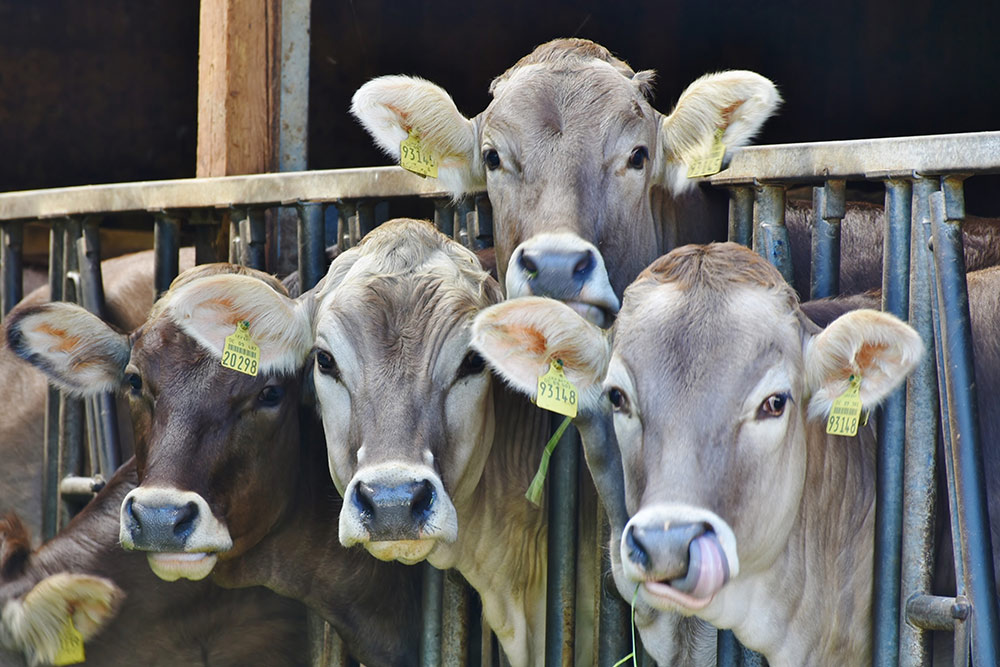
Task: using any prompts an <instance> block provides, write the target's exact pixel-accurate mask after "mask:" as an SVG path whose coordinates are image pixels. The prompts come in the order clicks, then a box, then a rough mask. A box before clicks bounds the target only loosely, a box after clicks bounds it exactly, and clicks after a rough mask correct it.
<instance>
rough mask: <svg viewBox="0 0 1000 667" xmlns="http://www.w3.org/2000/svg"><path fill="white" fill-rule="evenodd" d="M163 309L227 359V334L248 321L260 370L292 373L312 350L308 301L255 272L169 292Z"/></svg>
mask: <svg viewBox="0 0 1000 667" xmlns="http://www.w3.org/2000/svg"><path fill="white" fill-rule="evenodd" d="M168 298H169V301H168V302H167V304H166V306H165V312H166V313H167V314H168V316H169V317H170V318H171V319H172V320H173V321H174V322H175V323H176V324H177V325H178V326H179V327H180V328H181V330H182V331H184V333H186V334H188V335H189V336H191V337H192V338H194V339H195V340H197V341H198V342H199V343H200V344H201V345H202V346H203V347H204V348H206V349H207V350H209V351H210V352H212V353H214V354H215V355H216V356H217V357H218V358H219V359H222V358H223V348H224V347H225V343H226V338H228V337H229V336H231V335H233V334H234V333H236V331H237V328H238V327H240V326H241V324H242V323H244V322H246V323H247V333H248V334H249V337H250V340H251V341H252V342H253V343H254V344H255V345H256V346H257V347H258V348H259V350H260V360H259V370H260V371H261V372H266V373H294V372H296V371H297V370H298V369H300V368H302V365H303V364H304V363H305V359H306V356H307V355H308V354H309V350H310V349H311V348H312V330H311V328H310V325H309V314H308V312H307V308H306V307H305V305H304V304H305V303H306V302H307V300H305V299H303V301H301V302H299V301H296V300H295V299H292V298H291V297H288V296H285V295H284V294H279V293H278V292H276V291H275V290H274V289H273V288H271V287H270V286H269V285H268V284H267V283H265V282H264V281H262V280H259V279H258V278H254V277H251V276H241V275H235V274H228V275H214V276H210V277H207V278H203V279H200V280H197V281H194V282H191V283H188V284H186V285H184V286H183V287H180V288H178V289H175V290H171V291H170V292H168Z"/></svg>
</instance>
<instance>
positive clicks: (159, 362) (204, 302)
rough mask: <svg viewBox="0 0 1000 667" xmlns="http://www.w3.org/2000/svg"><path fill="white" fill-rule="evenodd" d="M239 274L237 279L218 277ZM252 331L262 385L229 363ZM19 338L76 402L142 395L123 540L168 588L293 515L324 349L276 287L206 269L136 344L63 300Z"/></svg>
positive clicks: (179, 284)
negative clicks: (230, 340)
mask: <svg viewBox="0 0 1000 667" xmlns="http://www.w3.org/2000/svg"><path fill="white" fill-rule="evenodd" d="M230 272H236V273H237V275H218V274H220V273H223V274H228V273H230ZM240 273H249V274H251V275H238V274H240ZM241 322H246V323H248V324H249V326H248V332H249V336H250V338H251V340H252V341H253V342H254V343H255V344H256V345H257V346H258V347H259V349H260V359H259V362H258V368H257V371H258V372H257V375H256V377H252V376H251V375H248V374H244V373H240V372H237V371H235V370H231V369H229V368H225V367H223V366H222V365H221V363H220V362H221V359H222V357H223V346H224V343H225V340H226V338H227V337H228V336H230V335H231V334H233V333H234V332H235V331H236V329H237V327H238V326H240V323H241ZM7 337H8V341H9V343H10V347H11V349H12V350H14V352H15V353H17V354H18V355H19V356H21V357H22V358H24V359H27V360H28V361H30V362H31V363H33V364H34V365H36V366H38V367H39V368H41V369H42V370H43V371H45V372H46V373H47V374H48V375H49V376H50V378H52V379H53V380H54V381H55V382H56V383H57V384H58V385H60V386H61V387H62V388H64V389H67V390H69V391H70V392H72V393H74V394H76V395H80V396H87V395H92V394H96V393H98V392H101V391H109V390H110V391H122V392H124V393H125V394H126V395H127V396H128V399H129V405H130V411H131V416H132V422H133V428H134V431H135V438H136V461H137V469H138V474H139V481H140V484H139V486H138V487H137V488H136V489H134V490H133V491H131V492H130V493H129V494H128V495H127V496H126V497H125V500H124V502H123V504H122V509H121V534H120V538H121V543H122V546H124V547H125V548H126V549H136V550H141V551H147V552H149V563H150V566H151V567H152V569H153V571H154V572H155V573H156V574H157V575H158V576H160V577H161V578H163V579H166V580H168V581H172V580H174V579H177V578H181V577H184V578H188V579H201V578H203V577H205V576H207V575H208V574H209V572H211V570H212V568H213V567H214V565H215V563H216V561H217V559H218V558H232V557H235V556H238V555H240V554H242V553H244V552H245V551H246V550H247V549H248V548H250V547H251V546H253V545H254V544H256V542H257V541H258V540H259V539H260V538H261V537H262V536H263V535H264V534H266V532H267V531H268V530H269V529H270V528H271V527H272V526H273V525H274V524H275V523H276V522H277V520H278V519H279V517H280V516H281V515H282V513H283V512H284V511H285V509H286V507H285V505H284V503H283V502H282V499H285V498H288V497H290V495H291V494H290V493H283V492H282V491H283V490H285V489H290V488H291V487H292V486H293V484H294V475H295V471H296V470H297V469H298V463H299V461H298V456H297V453H298V447H299V442H298V432H299V431H298V423H299V422H298V418H299V406H300V401H299V393H300V390H301V375H302V373H301V371H302V369H303V367H304V364H305V358H306V355H307V354H308V352H309V349H310V347H311V342H312V339H311V331H310V329H309V325H308V320H307V319H306V318H305V316H304V314H302V313H301V311H300V310H299V309H297V308H296V303H295V302H294V301H293V300H292V299H290V298H289V297H287V296H286V295H285V294H284V290H283V288H282V287H281V285H280V283H278V282H277V281H275V280H274V279H273V278H271V277H270V276H266V275H264V274H260V273H259V272H254V271H251V270H248V269H242V268H240V267H233V266H230V265H216V266H205V267H198V268H196V269H192V270H191V271H189V272H185V273H184V274H182V275H181V276H180V277H178V279H177V280H176V281H175V282H174V284H173V285H172V286H171V289H170V291H169V292H168V293H167V294H166V295H165V296H164V297H163V298H162V299H161V300H160V301H159V302H158V303H157V304H156V306H155V307H154V309H153V311H152V313H151V314H150V316H149V318H148V319H147V321H146V322H145V323H144V324H143V325H142V326H141V327H140V328H139V329H137V330H136V331H135V332H133V333H132V334H131V335H130V336H126V335H123V334H120V333H118V332H116V331H114V330H113V329H111V328H110V327H109V326H108V325H107V324H105V323H104V322H102V321H101V320H100V319H98V318H97V317H95V316H93V315H91V314H90V313H88V312H87V311H85V310H83V309H82V308H80V307H78V306H75V305H72V304H67V303H51V304H46V305H43V306H39V307H37V308H31V309H26V310H23V311H21V312H20V313H18V314H17V316H15V317H12V318H11V320H10V323H9V324H8V328H7ZM289 449H291V451H292V452H293V454H292V455H290V454H289Z"/></svg>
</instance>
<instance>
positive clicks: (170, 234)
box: [153, 211, 181, 299]
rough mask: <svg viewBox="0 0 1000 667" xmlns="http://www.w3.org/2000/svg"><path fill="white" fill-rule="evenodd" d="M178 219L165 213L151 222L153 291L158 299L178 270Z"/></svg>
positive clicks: (160, 213)
mask: <svg viewBox="0 0 1000 667" xmlns="http://www.w3.org/2000/svg"><path fill="white" fill-rule="evenodd" d="M180 234H181V223H180V219H179V218H177V217H175V216H173V215H169V214H167V213H165V212H162V211H161V212H159V213H156V214H155V220H154V222H153V261H154V269H153V276H154V277H153V289H154V290H155V294H156V298H157V299H159V298H160V296H162V295H163V293H164V292H166V291H167V290H168V289H170V283H172V282H173V280H174V278H176V277H177V273H178V271H179V270H180Z"/></svg>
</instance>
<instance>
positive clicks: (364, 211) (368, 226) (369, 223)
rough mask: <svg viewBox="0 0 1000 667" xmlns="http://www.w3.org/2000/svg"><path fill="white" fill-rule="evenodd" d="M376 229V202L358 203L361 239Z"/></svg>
mask: <svg viewBox="0 0 1000 667" xmlns="http://www.w3.org/2000/svg"><path fill="white" fill-rule="evenodd" d="M373 229H375V202H373V201H359V202H358V233H359V234H360V235H361V238H364V237H365V236H367V235H368V232H370V231H371V230H373Z"/></svg>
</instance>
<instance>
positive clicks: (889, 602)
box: [0, 132, 1000, 667]
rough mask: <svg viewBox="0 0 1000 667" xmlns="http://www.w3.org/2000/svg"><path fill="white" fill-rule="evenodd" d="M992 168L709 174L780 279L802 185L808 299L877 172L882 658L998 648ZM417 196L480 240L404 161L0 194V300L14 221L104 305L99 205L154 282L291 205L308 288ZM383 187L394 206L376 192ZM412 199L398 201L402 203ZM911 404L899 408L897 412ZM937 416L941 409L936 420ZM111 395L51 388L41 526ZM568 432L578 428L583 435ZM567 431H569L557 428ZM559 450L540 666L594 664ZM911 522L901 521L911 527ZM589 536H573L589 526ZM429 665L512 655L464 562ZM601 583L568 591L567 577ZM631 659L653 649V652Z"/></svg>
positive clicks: (727, 655) (618, 650)
mask: <svg viewBox="0 0 1000 667" xmlns="http://www.w3.org/2000/svg"><path fill="white" fill-rule="evenodd" d="M998 171H1000V133H997V132H991V133H976V134H961V135H942V136H932V137H916V138H903V139H879V140H871V141H847V142H827V143H816V144H797V145H784V146H760V147H751V148H745V149H742V150H739V151H737V152H736V153H735V154H734V156H733V159H732V162H731V163H730V165H729V167H728V168H727V169H726V170H725V171H723V172H721V173H719V174H717V175H715V176H713V177H712V178H711V182H712V183H713V184H714V185H717V186H723V187H726V188H729V190H730V195H731V204H730V231H729V236H730V240H733V241H737V242H739V243H743V244H744V245H752V246H753V247H754V248H755V249H756V250H757V251H758V252H759V253H760V254H762V255H763V256H764V257H765V258H767V259H768V260H769V261H771V262H772V263H773V264H774V265H775V266H776V267H777V268H778V269H779V270H780V271H781V272H782V274H783V275H784V276H785V277H786V279H789V280H790V279H791V277H792V268H791V257H790V253H789V245H788V234H787V230H786V229H785V227H784V212H785V188H786V187H787V186H789V185H803V184H819V185H818V187H816V188H815V190H814V197H813V201H814V214H815V223H814V224H815V227H814V230H813V241H812V284H811V293H810V295H809V296H810V297H811V298H819V297H824V296H830V295H835V294H837V293H838V291H839V290H838V276H839V266H840V221H841V219H842V218H843V217H844V211H845V190H846V182H847V181H862V180H864V181H881V182H883V183H884V184H885V217H884V219H885V222H884V231H885V246H884V261H885V269H884V273H883V292H882V305H883V309H884V310H886V311H888V312H891V313H893V314H895V315H897V316H899V317H901V318H903V319H905V320H909V322H910V323H911V324H912V325H913V326H914V327H915V328H916V329H917V330H918V331H919V332H920V334H921V336H922V337H923V338H924V340H925V341H926V343H927V345H928V348H929V349H932V350H934V351H935V352H934V354H929V355H927V356H926V357H925V358H924V361H923V362H922V365H921V366H920V367H919V369H918V371H917V372H916V373H915V374H914V375H913V377H912V378H911V379H910V380H909V381H908V383H907V388H906V389H905V390H904V389H900V390H899V391H897V392H896V393H895V394H894V395H893V396H892V397H890V399H889V400H888V401H887V402H886V404H885V405H884V407H883V408H882V413H881V414H882V416H881V418H880V419H879V420H878V429H879V434H878V435H879V450H878V478H877V497H878V504H877V517H876V533H877V535H876V540H875V549H876V554H875V559H874V562H875V568H876V571H875V602H874V606H873V608H874V664H876V665H880V666H882V665H885V666H888V665H896V664H901V665H927V664H930V655H929V653H928V647H929V634H928V633H929V631H930V630H951V631H953V632H954V636H955V640H956V641H955V645H956V649H957V650H956V659H955V664H956V665H966V664H967V663H968V661H969V657H970V653H971V657H972V660H973V662H974V664H976V665H994V664H1000V623H998V613H997V597H996V582H995V580H994V575H993V569H992V567H991V562H992V560H991V549H990V533H989V523H988V516H987V513H986V512H987V510H986V500H985V483H984V477H983V467H982V452H981V449H980V439H979V432H978V421H977V419H978V417H977V411H976V407H977V403H976V395H975V386H974V383H973V377H974V376H973V360H972V356H971V355H972V352H971V345H970V340H971V339H970V324H969V312H968V297H967V293H966V282H965V276H964V268H965V267H964V259H963V251H962V233H961V222H962V220H963V218H964V217H965V214H964V195H963V185H962V183H963V179H965V178H966V177H968V176H972V175H975V174H982V173H993V172H998ZM413 196H419V197H424V198H432V199H433V212H434V219H435V223H436V225H437V227H438V229H440V230H441V231H443V232H445V233H447V234H449V235H451V236H452V237H453V238H456V239H457V240H459V241H461V242H462V243H464V244H465V245H466V246H467V247H470V248H472V249H474V250H477V249H481V248H483V247H486V246H489V245H491V244H492V217H491V213H490V207H489V202H488V200H487V199H486V197H485V196H484V195H479V196H476V197H470V198H466V199H464V200H462V201H460V202H453V201H452V200H450V198H449V197H448V195H447V193H445V192H442V191H440V190H439V189H437V184H436V182H435V181H432V180H422V179H420V178H418V177H416V176H413V175H412V174H408V173H406V172H404V171H402V170H400V169H398V168H396V167H384V168H372V169H344V170H329V171H313V172H297V173H282V174H264V175H253V176H233V177H224V178H207V179H188V180H177V181H160V182H149V183H126V184H120V185H105V186H88V187H75V188H61V189H53V190H41V191H34V192H15V193H7V194H0V245H2V256H0V264H2V271H0V286H2V290H0V305H2V312H3V314H6V313H7V312H8V311H9V310H10V309H11V307H12V306H13V305H14V304H15V303H16V302H17V301H19V300H20V299H21V297H22V244H23V238H24V237H23V234H24V224H25V223H27V222H33V221H41V222H43V223H45V224H47V225H48V226H49V228H50V230H51V231H50V248H49V287H50V289H51V293H52V296H53V298H54V299H66V300H72V301H77V302H79V303H81V304H82V305H83V306H84V307H86V308H88V309H89V310H91V311H92V312H95V313H97V314H99V315H102V316H105V315H106V308H105V304H104V294H103V287H102V280H101V272H100V262H99V258H100V248H99V236H98V230H99V226H100V225H101V224H102V222H103V220H104V219H105V218H106V217H108V216H114V215H117V214H122V213H137V212H138V213H146V214H149V216H150V218H151V224H152V227H153V231H154V239H155V246H154V255H155V271H154V275H155V284H154V285H153V286H151V289H155V290H156V294H160V293H162V292H163V291H165V290H166V289H167V287H168V286H169V284H170V281H171V280H172V279H173V278H174V277H175V276H176V274H177V272H178V266H179V263H178V251H179V248H178V245H179V242H180V237H181V232H182V230H184V229H185V228H187V229H188V231H193V232H194V239H195V246H196V261H197V263H204V262H207V261H215V260H216V254H215V250H214V249H213V248H212V242H213V240H214V239H215V238H216V237H217V236H218V233H219V230H220V226H221V225H222V224H224V222H225V221H227V220H228V224H229V225H230V229H229V242H230V247H229V257H230V260H231V261H237V262H240V263H243V264H246V265H248V266H252V267H255V268H262V269H263V268H265V264H266V262H265V258H266V255H267V253H266V252H265V250H266V247H267V243H268V238H267V230H268V223H267V218H266V212H267V211H269V210H270V211H274V210H277V209H282V210H294V211H295V214H296V215H297V221H298V227H297V235H298V253H297V262H298V273H299V281H300V285H301V287H302V289H308V288H309V287H311V286H312V285H314V284H315V283H316V282H317V281H318V280H319V279H320V278H321V277H322V276H323V275H324V273H325V267H326V256H325V248H326V246H328V245H337V246H339V247H340V248H341V249H345V248H347V247H350V246H351V245H354V244H355V243H357V242H358V241H359V240H360V239H361V237H362V236H364V234H365V233H367V232H368V231H370V230H371V229H372V228H374V227H375V226H376V225H377V224H379V223H381V222H382V221H384V220H385V219H387V218H388V217H389V208H390V207H391V209H392V210H391V213H392V216H393V217H396V216H400V215H415V217H423V216H422V215H421V214H420V213H416V214H414V209H415V208H421V207H422V209H423V210H424V211H426V212H429V211H430V210H431V209H430V206H429V205H427V204H423V205H419V202H418V203H417V204H414V200H413V199H403V198H404V197H405V198H412V197H413ZM386 202H388V205H386ZM405 206H409V207H410V208H409V209H407V210H404V207H405ZM907 415H909V418H907ZM939 416H940V421H939V419H938V417H939ZM116 424H117V417H116V415H115V401H114V399H113V397H112V396H110V395H109V396H106V397H103V398H102V399H100V400H95V401H89V402H81V401H79V400H77V399H72V398H69V397H66V396H62V395H61V392H59V391H57V390H54V389H50V390H49V395H48V402H47V409H46V425H45V443H44V446H45V465H44V467H45V472H44V480H45V482H44V489H45V497H44V499H43V533H44V536H45V537H46V538H48V537H50V536H51V535H52V534H54V532H55V531H56V530H57V528H58V527H59V526H60V525H61V524H62V521H61V519H60V505H61V503H60V495H62V497H63V498H64V499H65V498H74V499H77V500H78V501H85V500H86V499H87V498H88V497H89V496H90V495H91V494H92V493H93V492H94V490H95V489H96V488H97V487H99V486H100V484H101V479H106V478H108V477H110V475H111V473H112V472H113V470H114V469H115V468H116V467H117V466H118V465H119V463H120V462H121V448H120V445H119V441H118V434H117V426H116ZM939 438H940V439H942V440H943V442H944V445H945V447H944V452H945V456H944V464H945V470H946V474H947V486H946V488H947V493H948V501H949V502H948V506H949V508H950V515H951V516H950V518H951V523H952V526H953V532H952V534H953V548H954V552H955V553H956V554H957V555H958V558H956V574H957V579H958V595H957V596H956V597H955V598H940V597H934V596H932V595H931V594H930V590H929V589H930V582H931V575H932V570H933V565H934V554H935V547H936V545H935V544H934V531H933V527H934V506H935V493H936V482H935V480H936V471H935V467H936V464H935V461H936V453H937V443H938V440H939ZM576 442H577V443H578V440H577V441H576ZM566 444H568V443H566ZM566 444H564V446H562V447H559V448H557V449H556V450H555V453H554V456H553V458H552V463H551V466H550V472H549V479H548V482H547V486H548V488H549V494H550V496H549V503H548V511H549V545H550V546H549V564H548V590H547V600H548V604H547V613H546V616H547V618H546V639H547V646H546V652H545V654H546V665H557V664H572V662H573V656H574V649H575V648H576V649H579V648H580V647H581V646H586V647H587V649H588V652H589V650H590V649H592V652H593V655H594V656H595V662H596V663H597V664H600V665H601V666H602V667H605V666H610V665H613V664H615V663H616V662H618V661H619V659H620V658H622V657H623V656H624V655H625V654H626V653H628V652H629V651H630V650H631V639H630V637H629V609H628V605H627V604H625V603H623V602H622V601H621V600H620V599H619V598H618V596H617V594H616V593H615V592H614V591H613V590H611V589H613V583H612V582H611V577H610V574H609V573H608V572H607V567H608V565H607V562H606V556H607V550H606V549H605V548H603V546H602V545H604V544H606V543H607V539H608V537H609V536H608V534H607V530H608V529H607V524H606V522H603V521H602V522H599V523H597V525H599V526H603V527H602V528H600V529H598V530H597V531H596V532H595V531H594V530H593V526H594V525H595V516H597V515H599V514H601V512H600V511H599V510H598V509H597V507H596V500H595V496H594V494H593V491H592V488H591V486H590V483H589V477H588V474H587V471H586V468H585V466H583V465H582V464H581V459H580V453H579V446H576V443H574V445H575V446H566ZM904 526H905V528H904ZM591 534H593V540H592V541H589V542H586V543H584V542H581V540H580V537H581V536H584V535H586V536H588V538H589V536H590V535H591ZM583 549H594V550H597V552H598V553H599V554H601V556H602V557H603V560H604V562H603V563H602V565H601V568H600V571H599V572H598V571H596V570H595V571H593V572H583V571H579V572H578V565H579V564H582V563H586V562H588V561H589V560H596V561H597V562H601V560H602V558H596V559H584V560H580V559H579V555H580V554H581V553H583V551H582V550H583ZM424 570H425V577H424V594H423V597H424V628H425V630H424V633H423V637H422V641H421V664H422V665H428V666H432V665H439V664H448V665H464V664H469V665H493V664H506V661H505V660H504V659H503V657H502V656H501V655H499V653H498V651H497V648H496V642H495V640H494V639H492V638H491V636H490V633H489V632H488V631H486V630H484V629H483V625H482V623H481V619H480V614H479V607H478V602H477V600H476V597H475V595H473V594H472V593H471V592H470V590H469V589H468V587H467V586H466V585H465V584H464V582H462V581H461V578H460V577H457V576H452V575H451V574H446V573H442V572H439V571H437V570H434V569H433V568H431V567H430V566H426V565H425V566H424ZM588 577H589V578H590V579H589V581H590V584H591V585H589V586H585V587H584V588H583V589H581V590H587V591H590V590H591V589H593V597H592V598H588V599H577V594H576V592H577V584H578V582H584V583H586V582H587V578H588ZM582 608H587V609H589V610H596V614H594V616H595V622H594V634H593V637H590V636H587V637H581V636H578V635H579V633H577V632H576V623H575V620H576V614H575V612H576V610H578V609H582ZM311 627H312V628H313V629H314V632H313V636H314V662H315V664H317V665H323V666H324V667H325V666H326V665H330V664H337V665H340V664H349V659H348V658H347V657H346V655H345V654H344V652H343V650H342V648H338V647H337V643H336V642H335V641H333V640H332V633H331V632H330V631H329V628H328V627H327V628H325V629H320V628H321V627H322V626H321V624H319V623H312V624H311ZM718 647H719V664H720V665H727V666H731V665H749V664H754V663H757V664H760V662H761V659H760V658H759V656H755V655H753V654H751V653H749V652H746V651H744V650H742V649H740V647H739V646H738V644H737V643H736V642H735V640H734V639H733V637H732V633H720V635H719V645H718ZM638 662H640V663H641V664H644V665H646V664H651V662H652V661H651V660H649V659H648V656H647V657H645V658H643V657H640V658H639V659H638Z"/></svg>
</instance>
